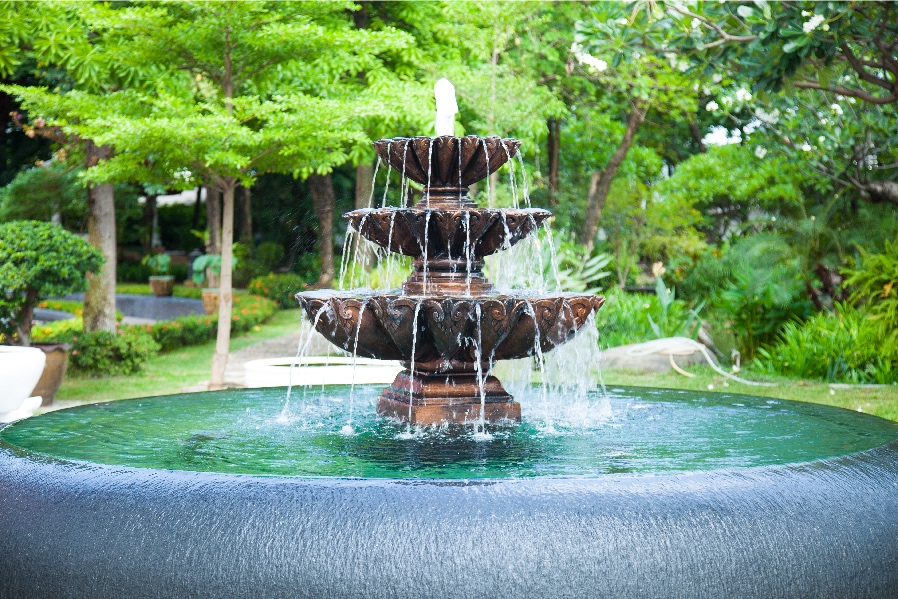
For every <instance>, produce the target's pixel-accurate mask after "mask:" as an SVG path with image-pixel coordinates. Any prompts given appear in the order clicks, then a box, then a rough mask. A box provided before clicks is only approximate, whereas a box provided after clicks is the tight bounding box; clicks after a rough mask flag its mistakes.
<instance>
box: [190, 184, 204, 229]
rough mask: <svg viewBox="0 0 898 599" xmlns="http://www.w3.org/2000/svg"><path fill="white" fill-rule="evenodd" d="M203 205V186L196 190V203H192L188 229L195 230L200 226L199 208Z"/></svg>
mask: <svg viewBox="0 0 898 599" xmlns="http://www.w3.org/2000/svg"><path fill="white" fill-rule="evenodd" d="M202 203H203V186H202V185H200V186H199V187H197V188H196V201H195V202H194V203H193V219H192V220H191V221H190V228H191V229H193V230H196V229H198V228H199V226H200V208H202V205H201V204H202Z"/></svg>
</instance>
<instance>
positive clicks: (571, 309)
mask: <svg viewBox="0 0 898 599" xmlns="http://www.w3.org/2000/svg"><path fill="white" fill-rule="evenodd" d="M519 145H520V142H518V141H517V140H514V139H501V138H498V137H487V138H480V137H476V136H467V137H452V136H442V137H436V138H430V137H416V138H396V139H383V140H380V141H378V142H376V143H375V144H374V147H375V148H376V149H377V153H378V155H379V156H380V158H381V159H382V160H383V161H384V162H386V163H388V164H389V165H391V166H392V167H393V168H395V169H396V170H397V171H399V172H402V173H403V174H404V176H406V177H408V178H409V179H411V180H413V181H416V182H418V183H420V184H422V185H424V186H425V187H424V191H423V194H422V195H423V197H422V199H421V200H420V201H419V202H418V203H417V205H415V206H414V207H412V208H398V209H397V208H379V209H370V208H369V209H362V210H356V211H354V212H349V213H348V214H346V215H345V217H346V218H347V219H348V220H349V222H350V224H351V227H352V228H353V229H354V230H356V231H358V233H359V234H361V235H363V236H364V237H365V238H367V239H369V240H370V241H372V242H373V243H375V244H377V245H378V246H380V247H382V248H385V249H386V250H387V251H389V252H394V253H399V254H404V255H406V256H412V257H413V258H414V259H415V262H414V271H413V272H412V274H411V276H409V278H408V280H407V281H406V282H405V284H403V286H402V289H401V290H396V291H392V292H388V293H365V294H360V293H334V292H303V293H299V294H298V295H297V296H296V297H297V299H298V300H299V302H300V304H301V305H302V307H303V308H304V309H305V311H306V313H307V314H308V317H309V319H310V320H311V321H312V322H313V323H314V324H315V327H316V328H317V329H318V331H319V332H321V333H322V334H323V335H324V336H325V337H327V338H328V339H329V340H330V341H331V342H332V343H334V344H336V345H337V346H339V347H341V348H342V349H344V350H346V351H348V352H351V353H352V354H353V355H361V356H366V357H369V358H380V359H386V360H401V361H402V364H403V365H404V366H405V368H406V370H404V371H403V372H402V373H400V374H399V375H398V376H397V377H396V379H395V380H394V381H393V384H392V385H391V386H390V387H389V388H387V389H385V390H384V391H383V393H382V394H381V396H380V398H379V400H378V411H379V412H380V413H381V414H382V415H385V416H392V417H397V418H400V419H405V420H407V421H408V422H410V423H412V424H424V425H428V424H436V423H441V422H453V423H463V422H472V421H474V422H476V421H480V422H496V421H501V420H507V421H512V422H519V421H520V420H521V406H520V404H519V403H518V402H516V401H514V399H513V398H512V397H511V395H509V394H508V392H507V391H506V390H505V389H504V387H503V386H502V384H501V382H500V381H499V380H498V379H497V378H496V377H495V376H493V375H492V374H491V373H492V370H493V365H494V364H495V363H496V361H498V360H508V359H514V358H525V357H530V356H534V355H541V354H543V353H546V352H549V351H551V350H552V349H554V348H555V347H557V346H559V345H561V344H563V343H565V342H566V341H568V340H570V339H571V338H573V337H574V335H576V333H577V331H578V330H579V329H580V328H581V327H582V326H583V325H584V324H586V322H587V321H588V320H589V317H590V316H591V315H592V314H594V313H595V311H596V310H598V309H599V308H600V307H601V305H602V303H603V302H604V298H601V297H597V296H593V295H577V294H564V293H557V294H553V295H529V296H524V295H505V294H499V293H496V292H495V291H494V289H493V286H492V285H491V284H490V282H489V281H488V280H487V279H486V277H484V275H483V272H482V271H483V265H484V261H483V258H484V257H485V256H488V255H490V254H493V253H495V252H498V251H503V250H507V249H510V248H511V247H512V246H514V245H515V244H517V243H518V242H519V241H522V240H523V239H524V238H526V237H527V236H528V235H531V234H535V233H538V232H539V227H540V225H541V224H542V223H543V221H545V220H546V219H547V218H548V217H549V216H550V215H551V213H550V212H548V211H547V210H541V209H538V208H523V209H514V208H500V209H493V208H477V207H476V206H475V205H474V203H473V202H471V200H470V199H469V197H468V187H469V186H470V185H472V184H474V183H477V182H478V181H480V180H482V179H485V178H487V177H488V176H489V175H490V174H491V173H493V172H495V171H496V170H498V169H499V168H500V167H501V166H502V165H503V164H505V163H506V161H508V160H510V159H511V158H512V156H514V154H515V153H516V152H517V150H518V147H519Z"/></svg>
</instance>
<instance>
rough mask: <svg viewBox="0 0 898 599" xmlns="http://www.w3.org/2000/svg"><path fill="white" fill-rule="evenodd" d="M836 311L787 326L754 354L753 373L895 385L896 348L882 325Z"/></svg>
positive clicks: (849, 310)
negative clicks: (771, 342) (767, 345)
mask: <svg viewBox="0 0 898 599" xmlns="http://www.w3.org/2000/svg"><path fill="white" fill-rule="evenodd" d="M836 307H837V312H836V313H835V314H830V313H827V312H821V313H819V314H816V315H815V316H813V317H811V318H809V319H808V320H806V321H805V322H803V323H798V322H789V323H787V324H786V325H785V326H784V327H783V330H782V332H781V333H780V334H779V335H778V336H777V339H776V343H775V344H773V345H772V346H771V347H768V348H761V349H759V350H758V354H759V355H760V357H759V358H758V359H757V360H756V362H755V363H754V364H753V368H756V369H758V370H760V371H762V372H768V373H771V374H774V373H775V374H786V375H791V376H796V377H806V378H815V379H823V380H826V381H829V382H833V383H851V384H865V383H874V384H887V383H895V382H898V343H896V341H895V340H894V338H891V339H888V338H887V335H888V332H887V329H886V328H885V327H884V326H883V324H882V323H881V322H877V321H875V320H873V319H871V318H869V317H868V316H866V315H865V314H864V313H863V312H860V311H858V310H856V309H854V308H852V307H851V306H849V305H847V304H839V305H837V306H836Z"/></svg>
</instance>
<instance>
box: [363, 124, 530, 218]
mask: <svg viewBox="0 0 898 599" xmlns="http://www.w3.org/2000/svg"><path fill="white" fill-rule="evenodd" d="M520 146H521V142H519V141H518V140H516V139H511V138H501V137H478V136H476V135H467V136H465V137H453V136H448V135H444V136H440V137H423V136H422V137H394V138H392V139H381V140H379V141H376V142H374V149H375V150H376V151H377V155H378V156H380V158H381V159H382V160H383V161H384V162H386V163H387V164H389V165H390V167H391V168H393V169H395V170H396V171H397V172H399V173H400V174H401V176H403V177H408V178H409V179H411V180H412V181H415V182H416V183H420V184H421V185H424V186H425V192H424V197H423V198H422V199H421V201H420V202H419V203H418V207H419V208H448V209H453V208H458V207H466V208H472V207H473V206H474V204H473V202H471V201H470V199H469V198H468V196H467V192H468V186H469V185H473V184H474V183H477V182H478V181H480V180H482V179H486V178H487V177H488V176H489V175H491V174H492V173H494V172H496V171H497V170H499V169H500V168H501V167H502V165H503V164H505V163H506V162H508V161H510V160H511V159H512V157H513V156H514V155H515V154H516V153H517V151H518V148H520Z"/></svg>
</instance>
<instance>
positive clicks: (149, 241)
mask: <svg viewBox="0 0 898 599" xmlns="http://www.w3.org/2000/svg"><path fill="white" fill-rule="evenodd" d="M143 226H144V227H145V228H146V235H145V236H144V238H143V250H144V253H147V254H148V253H150V252H151V251H152V250H153V233H154V231H155V226H156V196H155V195H153V194H147V196H146V202H145V203H144V205H143Z"/></svg>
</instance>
